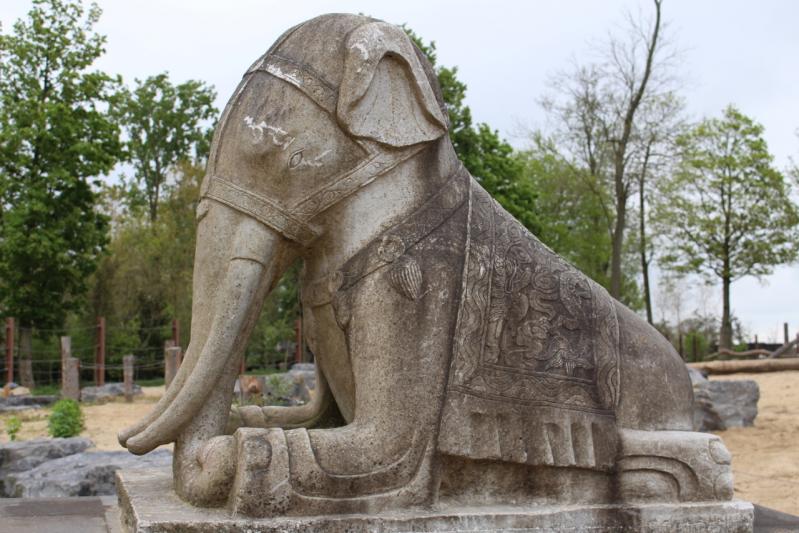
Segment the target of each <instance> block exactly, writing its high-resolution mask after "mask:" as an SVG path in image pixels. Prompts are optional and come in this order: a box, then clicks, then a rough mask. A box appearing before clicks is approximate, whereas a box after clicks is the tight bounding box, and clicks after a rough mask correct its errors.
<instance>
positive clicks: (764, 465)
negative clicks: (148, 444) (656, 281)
mask: <svg viewBox="0 0 799 533" xmlns="http://www.w3.org/2000/svg"><path fill="white" fill-rule="evenodd" d="M713 379H754V380H755V381H757V382H758V384H759V385H760V402H759V414H758V416H757V419H756V420H755V426H754V427H750V428H734V429H730V430H727V431H721V432H718V434H719V435H720V436H721V437H722V438H723V439H724V442H725V443H726V444H727V447H728V448H729V449H730V452H732V455H733V462H732V467H733V472H734V475H735V493H736V496H737V497H738V498H740V499H743V500H749V501H752V502H755V503H759V504H761V505H765V506H767V507H772V508H774V509H777V510H780V511H783V512H786V513H791V514H795V515H799V371H796V372H775V373H767V374H735V375H731V376H718V377H714V378H713ZM143 392H144V394H143V395H142V396H139V397H137V398H136V399H135V400H134V402H133V403H130V404H128V403H125V402H124V401H115V402H109V403H105V404H98V405H84V406H83V411H84V413H85V422H86V429H85V430H84V431H83V433H82V435H83V436H86V437H89V438H90V439H92V440H93V441H94V442H95V444H96V446H97V448H98V449H100V450H121V449H123V448H122V447H121V446H120V445H119V443H118V442H117V440H116V434H117V432H118V431H119V430H120V429H123V428H125V427H127V426H129V425H131V424H133V423H134V422H136V421H137V420H139V419H140V418H141V417H143V416H144V415H145V414H147V412H148V411H149V410H150V409H151V408H152V407H153V404H154V403H155V402H156V401H157V400H158V398H159V397H160V396H161V394H163V392H164V388H163V387H144V388H143ZM48 414H49V410H48V409H36V410H28V411H22V412H20V413H17V416H18V417H19V418H20V420H22V429H21V430H20V432H19V434H18V438H19V439H32V438H36V437H46V436H47V415H48ZM10 416H11V415H9V414H4V415H0V442H7V441H8V436H7V435H6V434H5V431H3V430H4V429H5V421H6V419H8V418H9V417H10Z"/></svg>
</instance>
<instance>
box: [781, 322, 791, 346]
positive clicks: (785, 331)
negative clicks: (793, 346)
mask: <svg viewBox="0 0 799 533" xmlns="http://www.w3.org/2000/svg"><path fill="white" fill-rule="evenodd" d="M782 333H783V338H784V339H785V344H788V343H789V342H790V338H791V337H790V335H788V323H787V322H783V324H782Z"/></svg>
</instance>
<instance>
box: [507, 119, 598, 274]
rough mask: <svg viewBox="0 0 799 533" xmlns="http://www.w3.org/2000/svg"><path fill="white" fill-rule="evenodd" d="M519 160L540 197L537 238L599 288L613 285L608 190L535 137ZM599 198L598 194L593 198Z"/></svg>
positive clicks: (586, 172) (547, 140)
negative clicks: (539, 222) (597, 284)
mask: <svg viewBox="0 0 799 533" xmlns="http://www.w3.org/2000/svg"><path fill="white" fill-rule="evenodd" d="M533 140H534V142H533V145H532V147H531V148H530V149H529V150H526V151H524V152H522V153H521V154H520V156H519V157H520V159H521V160H522V161H523V162H524V165H525V167H524V172H525V175H526V177H527V179H528V180H529V181H530V182H531V183H532V187H533V188H534V189H535V190H536V191H537V195H538V200H537V202H536V204H537V206H536V208H537V212H538V217H539V218H540V220H541V226H540V232H539V234H538V237H539V238H540V239H541V241H542V242H544V243H545V244H547V246H549V247H550V248H552V249H553V250H554V251H555V252H557V253H558V254H560V255H561V256H563V257H564V258H565V259H567V260H568V261H570V262H571V263H572V264H574V265H575V266H576V267H577V268H579V269H580V270H581V271H583V272H584V273H586V274H587V275H588V276H590V277H591V278H592V279H594V280H595V281H597V282H598V283H600V284H602V285H604V286H607V284H608V282H609V277H608V265H609V263H610V234H609V232H608V231H607V226H606V224H605V213H604V209H605V206H606V203H605V202H603V201H602V200H601V197H600V195H601V194H603V192H604V190H603V189H602V187H601V185H600V184H599V183H597V181H596V178H595V177H594V176H593V175H591V173H590V172H588V171H586V170H584V169H581V168H579V167H575V166H574V165H572V164H570V163H569V162H568V161H567V160H566V159H565V158H564V157H563V156H562V155H561V154H560V153H558V151H557V147H556V146H555V145H554V143H553V142H552V140H551V139H547V138H545V137H544V136H542V135H541V134H536V135H535V136H534V139H533ZM595 192H596V193H595Z"/></svg>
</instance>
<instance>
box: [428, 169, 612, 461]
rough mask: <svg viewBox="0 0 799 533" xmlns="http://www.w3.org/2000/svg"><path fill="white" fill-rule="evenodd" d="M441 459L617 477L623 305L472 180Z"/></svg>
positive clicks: (440, 447)
mask: <svg viewBox="0 0 799 533" xmlns="http://www.w3.org/2000/svg"><path fill="white" fill-rule="evenodd" d="M469 189H470V190H469V196H468V209H469V214H468V223H467V228H466V231H467V239H466V251H465V261H464V271H463V279H462V283H463V285H462V293H461V298H460V303H459V309H458V319H457V324H456V328H455V336H454V339H453V344H452V346H453V348H452V359H451V363H450V371H449V376H448V383H447V394H446V399H445V402H444V407H443V413H442V418H441V428H440V432H439V443H438V447H439V450H440V451H442V452H444V453H447V454H452V455H457V456H462V457H468V458H472V459H488V460H503V461H512V462H518V463H526V464H530V465H550V466H578V467H582V468H591V469H598V470H609V469H611V468H612V466H613V463H614V459H615V455H616V448H617V429H616V419H615V407H616V405H617V402H618V386H619V385H618V384H619V327H618V321H617V318H616V312H615V307H614V302H613V300H612V299H611V297H610V296H609V295H608V293H607V292H606V291H605V290H604V289H603V288H602V287H601V286H599V285H598V284H596V283H594V282H593V281H591V280H590V279H589V278H588V277H587V276H585V275H584V274H582V273H581V272H580V271H578V270H577V269H576V268H575V267H573V266H572V265H570V264H569V263H567V262H566V261H564V260H563V259H561V258H560V257H559V256H557V255H556V254H555V253H554V252H553V251H552V250H550V249H549V248H547V247H546V246H545V245H543V244H542V243H541V242H539V241H538V239H536V238H535V237H534V236H533V235H532V234H530V233H529V232H528V231H527V230H526V229H525V228H524V227H523V226H522V225H521V224H520V223H519V222H517V221H516V220H515V219H514V218H513V217H512V216H511V215H509V214H508V213H507V212H506V211H504V210H503V209H502V208H501V207H500V206H499V204H498V203H497V202H496V201H494V200H493V199H492V198H491V197H490V196H489V195H488V193H486V192H485V191H484V190H483V189H482V188H481V187H480V186H479V185H478V184H477V183H476V182H475V181H474V180H471V186H470V188H469Z"/></svg>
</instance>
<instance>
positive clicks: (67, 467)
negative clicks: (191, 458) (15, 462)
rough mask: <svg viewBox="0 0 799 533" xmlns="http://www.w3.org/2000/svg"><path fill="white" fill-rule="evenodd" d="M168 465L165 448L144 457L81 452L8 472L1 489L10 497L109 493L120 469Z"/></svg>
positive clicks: (114, 489) (169, 457)
mask: <svg viewBox="0 0 799 533" xmlns="http://www.w3.org/2000/svg"><path fill="white" fill-rule="evenodd" d="M171 464H172V454H171V453H170V452H169V450H157V451H155V452H153V453H151V454H150V455H148V456H147V457H135V456H133V455H130V454H129V453H127V452H124V451H119V452H113V451H84V452H79V453H75V454H71V455H67V456H65V457H61V458H59V459H53V460H50V461H47V462H44V463H41V464H40V465H38V466H37V467H35V468H32V469H30V470H26V471H23V472H13V473H10V474H9V475H8V476H7V477H6V481H5V485H6V487H5V489H6V492H7V494H8V496H10V497H14V498H56V497H71V496H104V495H113V494H115V493H116V487H115V481H114V475H115V473H116V471H117V470H119V469H120V468H125V469H138V468H167V469H168V468H169V466H170V465H171Z"/></svg>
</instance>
